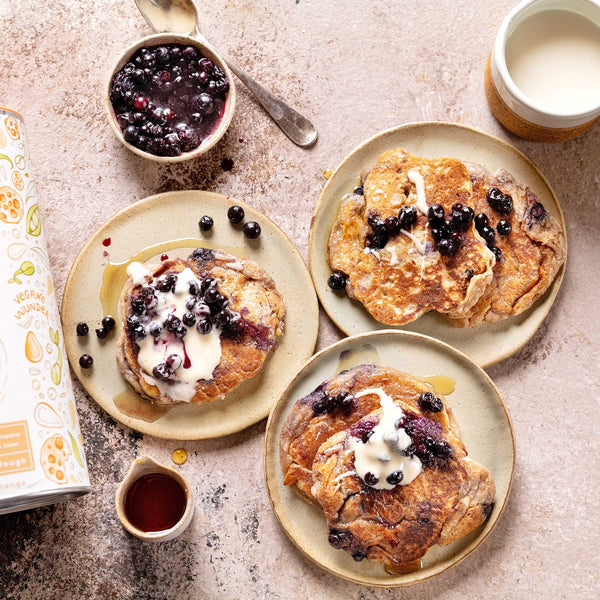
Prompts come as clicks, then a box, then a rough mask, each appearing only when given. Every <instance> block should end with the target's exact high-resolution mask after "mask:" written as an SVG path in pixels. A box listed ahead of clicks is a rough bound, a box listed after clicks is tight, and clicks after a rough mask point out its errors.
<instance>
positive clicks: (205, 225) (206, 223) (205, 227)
mask: <svg viewBox="0 0 600 600" xmlns="http://www.w3.org/2000/svg"><path fill="white" fill-rule="evenodd" d="M214 224H215V222H214V221H213V219H212V217H209V216H208V215H204V216H203V217H202V218H201V219H200V223H199V225H200V229H201V230H202V231H210V230H211V229H212V228H213V225H214Z"/></svg>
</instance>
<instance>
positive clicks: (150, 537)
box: [115, 456, 194, 542]
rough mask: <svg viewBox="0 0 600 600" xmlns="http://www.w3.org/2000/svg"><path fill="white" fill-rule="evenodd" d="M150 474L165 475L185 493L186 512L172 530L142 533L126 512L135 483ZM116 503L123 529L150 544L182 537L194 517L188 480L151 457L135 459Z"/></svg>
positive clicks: (118, 491) (118, 490)
mask: <svg viewBox="0 0 600 600" xmlns="http://www.w3.org/2000/svg"><path fill="white" fill-rule="evenodd" d="M148 473H164V474H165V475H168V476H169V477H172V478H173V479H175V481H177V482H178V483H179V484H180V485H181V487H182V488H183V491H184V492H185V497H186V506H185V511H184V513H183V515H182V517H181V519H179V521H178V522H177V523H176V524H175V525H174V526H173V527H171V528H170V529H165V530H164V531H149V532H148V531H142V530H141V529H138V528H137V527H136V526H135V525H133V524H132V523H131V521H130V520H129V519H128V518H127V514H126V512H125V499H126V497H127V491H128V490H129V488H130V487H131V486H132V485H133V483H134V482H135V481H137V480H138V479H139V478H140V477H142V476H143V475H147V474H148ZM115 502H116V509H117V516H118V517H119V521H121V524H122V525H123V527H124V528H125V529H126V530H127V531H128V532H129V533H131V535H135V536H136V537H138V538H140V539H142V540H146V541H148V542H166V541H167V540H172V539H174V538H176V537H178V536H180V535H181V534H182V533H183V532H184V531H185V530H186V529H187V527H188V525H189V524H190V523H191V521H192V517H193V516H194V499H193V496H192V491H191V490H190V486H189V485H188V483H187V481H186V479H185V478H184V477H183V475H181V473H180V472H179V471H177V470H176V469H173V468H171V467H167V466H165V465H161V464H160V463H158V462H156V461H155V460H154V459H153V458H151V457H150V456H141V457H140V458H136V459H135V461H134V462H133V464H132V465H131V468H130V469H129V471H128V472H127V475H125V478H124V479H123V481H122V482H121V484H120V485H119V487H118V488H117V493H116V496H115Z"/></svg>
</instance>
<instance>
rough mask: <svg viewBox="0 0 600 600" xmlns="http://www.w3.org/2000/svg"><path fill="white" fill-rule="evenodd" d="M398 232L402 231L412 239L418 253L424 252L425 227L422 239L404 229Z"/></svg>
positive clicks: (425, 243) (425, 240) (425, 241)
mask: <svg viewBox="0 0 600 600" xmlns="http://www.w3.org/2000/svg"><path fill="white" fill-rule="evenodd" d="M400 233H403V234H404V235H405V236H406V237H408V238H410V239H411V240H412V241H413V244H414V245H415V248H416V249H417V251H418V252H419V254H425V246H426V245H427V229H425V238H424V239H423V241H421V240H420V239H419V238H418V237H417V236H416V235H415V234H414V233H410V232H409V231H406V229H401V230H400Z"/></svg>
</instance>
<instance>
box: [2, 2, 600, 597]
mask: <svg viewBox="0 0 600 600" xmlns="http://www.w3.org/2000/svg"><path fill="white" fill-rule="evenodd" d="M515 3H516V2H515V1H514V0H493V1H492V0H481V1H479V2H472V1H471V0H437V1H433V0H431V1H427V2H425V1H424V0H402V1H400V0H396V1H394V0H377V1H375V0H372V1H370V2H363V1H358V0H328V1H327V2H324V1H322V0H255V1H252V2H250V1H248V0H230V1H228V2H222V1H219V2H218V1H216V0H203V1H202V2H200V4H201V10H202V23H203V30H204V32H205V33H206V35H207V37H209V39H211V40H212V41H213V42H214V44H215V45H216V46H217V47H218V48H222V49H223V50H224V51H226V52H227V53H229V54H230V55H231V56H232V57H233V58H235V59H236V61H237V62H238V63H239V64H240V65H241V66H243V67H245V68H247V69H248V71H250V72H251V73H252V74H253V75H254V76H255V77H256V78H257V79H258V80H260V81H262V82H264V83H265V84H266V85H267V86H269V87H271V88H272V89H273V90H274V91H275V92H276V93H278V94H281V95H282V96H283V97H284V98H288V99H290V100H293V102H294V103H295V106H296V107H297V108H298V109H300V110H301V111H302V112H304V113H305V114H307V115H308V116H310V117H311V118H312V119H313V121H314V123H315V124H316V126H317V127H318V129H319V133H320V138H319V142H318V144H317V145H316V146H315V147H314V148H313V149H311V150H309V151H307V150H301V149H299V148H296V147H295V146H293V145H292V144H291V143H290V142H289V141H288V140H287V139H286V138H285V137H284V136H283V134H281V133H280V132H279V130H278V129H277V127H276V126H275V125H274V124H273V123H272V122H271V121H270V120H269V119H268V118H267V117H266V116H265V114H264V113H263V112H262V111H261V109H260V108H259V107H258V106H257V105H256V104H255V103H254V102H253V101H252V99H251V98H250V97H249V96H248V94H247V93H246V92H245V91H244V89H243V88H242V87H241V86H240V87H239V95H240V99H239V108H238V111H237V114H236V115H235V117H234V119H233V123H232V126H231V128H230V129H229V132H228V134H227V136H226V137H225V139H224V140H223V141H222V142H221V143H220V144H219V145H218V146H217V147H216V148H215V149H214V150H213V152H212V153H211V154H210V156H208V157H206V158H203V159H199V160H196V161H195V162H192V163H187V164H183V165H179V166H172V167H170V166H158V165H156V164H154V163H151V162H147V161H145V160H144V159H141V158H138V157H136V156H135V155H133V154H132V153H130V152H128V151H127V150H126V149H124V148H123V147H122V146H121V145H120V144H119V143H118V142H117V140H116V139H115V138H114V136H113V134H112V133H111V131H110V130H109V127H108V125H107V122H106V118H105V116H104V113H103V106H102V93H103V90H104V86H105V79H106V77H107V75H108V70H109V68H110V67H111V65H112V63H113V62H114V61H115V60H116V58H117V56H118V55H119V54H120V52H121V51H122V50H123V49H124V47H125V46H126V45H128V44H130V43H131V42H133V41H134V40H135V39H136V38H138V37H140V36H142V35H146V34H148V33H150V30H149V28H148V26H147V25H146V23H145V21H144V20H143V19H142V18H141V17H140V15H139V14H138V13H137V11H136V8H135V5H134V3H133V1H132V0H130V1H123V0H89V1H85V2H82V1H80V0H54V1H53V2H45V1H43V0H28V1H24V0H0V31H1V33H2V38H1V39H2V43H1V46H0V105H5V106H9V107H14V108H15V109H17V110H19V111H21V112H22V113H23V114H24V116H25V119H26V122H27V132H28V141H29V146H30V148H31V154H32V160H33V164H34V167H35V171H36V179H37V183H38V192H39V198H40V203H41V205H42V207H43V216H44V219H45V227H46V235H47V238H48V244H49V252H50V258H51V262H52V264H53V268H54V273H55V278H56V284H57V289H58V292H59V294H62V287H63V285H64V281H65V278H66V276H67V273H68V270H69V268H70V266H71V263H72V261H73V259H74V258H75V256H76V254H77V252H78V251H79V249H80V247H81V246H82V244H83V243H84V241H85V240H86V239H87V238H88V237H89V236H90V235H91V234H92V232H93V231H94V230H95V229H96V228H97V227H98V226H99V225H101V224H102V223H103V222H104V221H105V220H106V219H107V218H108V217H110V216H111V215H112V214H113V213H115V212H116V211H117V210H118V209H121V208H123V207H125V206H127V205H129V204H131V203H132V202H134V201H136V200H138V199H140V198H143V197H145V196H148V195H150V194H153V193H156V192H160V191H165V190H174V189H195V188H204V189H208V190H213V191H217V192H222V193H224V194H229V195H232V196H237V197H239V198H241V199H243V200H246V201H248V202H250V203H251V204H253V205H254V206H255V207H257V208H258V209H260V210H263V211H265V212H267V213H268V214H269V215H270V216H271V217H272V218H273V219H274V220H275V221H276V222H277V223H278V224H279V225H280V226H281V227H282V228H283V229H284V230H285V231H286V232H287V233H288V235H289V236H290V238H291V239H292V240H293V241H294V242H295V243H296V244H297V245H298V246H299V248H300V249H301V251H302V252H303V254H304V256H305V257H306V244H307V236H308V228H309V223H310V215H311V211H312V207H313V205H314V202H315V200H316V198H317V196H318V193H319V191H320V189H321V187H322V185H323V184H324V179H323V171H324V170H325V169H327V168H330V167H334V166H335V165H336V164H337V163H338V162H339V161H340V160H341V159H342V158H343V157H344V156H345V155H346V154H347V153H348V152H349V151H350V150H351V149H352V148H354V147H355V146H356V145H357V144H358V143H359V142H361V141H362V140H364V139H366V138H367V137H369V136H371V135H372V134H374V133H376V132H378V131H380V130H382V129H385V128H388V127H392V126H395V125H398V124H401V123H404V122H409V121H419V120H446V121H453V122H460V123H465V124H469V125H472V126H474V127H477V128H480V129H482V130H484V131H487V132H490V133H492V134H496V135H498V136H500V137H502V138H504V139H507V140H508V141H510V142H511V143H513V144H514V145H515V146H517V147H518V148H519V149H521V150H522V151H524V152H525V153H526V154H527V155H528V156H530V157H531V158H532V159H533V160H534V162H536V163H537V165H538V166H539V167H540V168H541V170H542V171H543V172H544V173H545V174H546V176H547V177H548V178H549V180H550V182H551V184H552V185H553V186H554V189H555V190H556V192H557V194H558V196H559V198H560V200H561V203H562V206H563V209H564V211H565V213H566V218H567V223H568V228H569V235H570V238H569V242H570V256H569V265H568V269H567V273H566V277H565V280H564V283H563V288H562V290H561V292H560V294H559V297H558V300H557V302H556V304H555V306H554V308H553V310H552V312H551V313H550V316H549V317H548V318H547V320H546V321H545V323H544V324H543V326H542V327H541V329H540V330H539V332H538V333H537V334H536V336H535V337H534V339H533V340H532V341H531V342H530V343H529V344H528V345H527V346H526V347H525V348H524V349H523V350H522V351H520V352H519V353H518V354H517V355H515V356H514V357H513V358H511V359H509V360H507V361H505V362H504V363H502V364H501V365H498V366H495V367H493V368H491V369H490V370H489V372H490V375H491V376H492V377H493V378H494V380H495V381H496V382H497V384H498V386H499V387H500V389H501V391H502V392H503V393H504V395H505V398H506V401H507V403H508V405H509V408H510V409H511V412H512V417H513V421H514V426H515V429H516V435H517V442H518V458H517V469H516V474H515V480H514V486H513V490H512V495H511V498H510V501H509V503H508V507H507V509H506V512H505V513H504V515H503V517H502V519H501V521H500V523H499V525H498V527H497V528H496V530H495V531H494V532H493V533H492V534H491V536H490V537H489V538H488V540H487V541H486V543H485V544H484V545H483V546H482V547H481V548H480V549H479V550H478V551H477V552H476V553H475V554H474V555H472V556H470V557H469V558H468V559H467V560H465V561H464V562H462V563H461V564H460V565H458V566H457V567H455V568H453V569H451V570H449V571H447V572H446V573H445V574H443V575H441V576H439V577H438V578H436V579H434V580H432V581H430V582H428V583H425V584H422V585H420V586H417V587H413V588H410V589H404V590H377V589H368V588H363V587H359V586H356V585H353V584H350V583H347V582H345V581H343V580H340V579H337V578H335V577H333V576H331V575H328V574H327V573H325V572H324V571H322V570H321V569H319V568H318V567H316V566H314V565H313V564H312V563H310V562H309V561H308V560H305V559H304V558H303V557H302V556H301V555H300V553H299V552H297V551H296V550H295V548H294V547H293V546H292V544H291V543H290V542H289V541H288V540H287V538H286V537H285V535H284V534H283V532H282V530H281V529H280V527H279V525H278V523H277V521H276V519H275V517H274V516H273V514H272V512H271V509H270V505H269V502H268V499H267V496H266V493H265V490H264V484H263V478H262V461H261V457H262V446H263V432H264V422H263V423H259V424H258V425H256V426H254V427H252V428H250V429H249V430H247V431H245V432H243V433H240V434H238V435H234V436H231V437H228V438H226V439H221V440H213V441H205V442H198V443H186V444H185V447H186V448H187V450H188V451H189V453H190V460H189V461H188V463H187V464H186V465H185V466H184V467H183V469H182V470H183V472H184V473H185V474H186V475H188V476H189V479H190V480H191V481H193V483H194V486H195V491H196V495H197V498H198V502H197V513H196V517H195V519H194V522H193V524H192V526H191V527H190V529H189V530H188V531H187V532H186V533H185V534H184V535H183V536H182V537H181V538H179V539H178V540H175V541H172V542H169V543H165V544H162V545H155V546H150V545H145V544H142V543H140V542H139V541H138V540H137V539H135V538H133V537H131V536H129V535H127V534H126V533H125V532H124V531H123V530H122V529H121V527H120V525H119V523H118V521H117V518H116V515H115V513H114V510H113V502H114V500H113V498H114V491H115V488H116V485H117V482H118V481H119V480H120V479H121V478H122V477H123V475H124V473H125V471H126V469H127V467H128V465H129V464H130V462H131V460H132V459H133V458H134V456H135V455H137V454H140V453H150V454H152V455H153V456H155V457H156V458H158V459H161V460H163V461H167V462H168V460H169V455H170V452H171V451H172V450H173V449H174V448H175V447H177V446H178V445H180V444H178V443H176V442H167V441H161V440H156V439H152V438H148V437H144V436H141V435H139V434H137V433H136V432H134V431H130V430H129V429H126V428H124V427H122V426H121V425H119V424H117V423H115V422H114V421H113V420H112V419H110V418H109V417H107V415H106V414H105V413H104V412H103V411H102V410H101V409H100V408H98V407H97V406H96V404H95V403H94V402H93V401H92V400H91V399H90V398H88V397H87V396H86V395H85V394H84V393H83V391H82V389H81V387H80V386H79V385H78V384H77V385H76V394H77V401H78V408H79V412H80V417H81V424H82V429H83V435H84V439H85V440H86V452H87V456H88V462H89V467H90V472H91V478H92V484H93V493H92V494H89V495H88V496H86V497H84V498H81V499H79V500H76V501H72V502H69V503H67V504H63V505H58V506H53V507H47V508H42V509H38V510H32V511H28V512H23V513H18V514H14V515H9V516H4V517H0V598H23V599H30V598H31V599H36V600H42V599H45V598H52V599H58V598H69V599H71V598H92V597H93V598H107V599H111V598H119V599H124V598H127V599H129V598H136V599H140V598H149V599H150V598H157V599H158V598H169V599H175V598H176V599H179V598H192V597H193V598H226V599H233V598H243V599H251V598H269V599H275V598H281V599H288V598H344V599H345V600H346V599H347V600H350V599H355V600H359V599H364V600H367V599H368V600H375V599H381V600H383V599H384V598H403V599H416V598H419V599H429V598H439V597H443V598H451V599H459V598H460V599H464V598H486V599H487V598H542V597H543V598H569V599H572V598H578V599H582V598H597V597H598V596H599V595H600V589H599V588H600V575H599V571H600V567H599V564H600V563H599V555H600V539H599V529H598V526H597V521H598V517H599V516H600V513H599V511H598V504H597V497H598V461H597V452H598V448H599V445H600V444H599V443H600V437H599V434H598V430H599V429H600V422H599V419H598V408H599V405H598V391H599V384H598V368H599V366H600V365H599V361H598V348H599V345H600V334H599V333H598V328H597V323H598V318H599V317H600V314H599V310H598V293H599V291H600V288H599V283H598V275H597V274H598V263H599V261H600V243H599V242H598V233H597V232H598V228H599V227H600V215H599V208H600V196H599V191H600V174H599V173H600V169H599V158H598V157H599V156H600V127H598V126H597V127H596V128H595V129H594V130H592V131H591V132H590V133H588V134H587V135H585V136H583V137H582V138H580V139H578V140H574V141H570V142H566V143H562V144H557V145H542V144H536V143H530V142H525V141H522V140H520V139H518V138H515V137H514V136H512V135H510V134H508V133H507V132H506V131H505V130H503V129H502V127H500V126H499V124H498V123H497V122H496V121H495V120H494V118H493V117H492V115H491V113H490V111H489V109H488V107H487V104H486V101H485V96H484V92H483V69H484V64H485V60H486V58H487V54H488V51H489V49H490V47H491V44H492V40H493V38H494V35H495V32H496V29H497V27H498V25H499V23H500V21H501V19H502V17H503V16H504V15H505V14H506V13H507V12H508V10H509V9H510V8H511V7H512V6H513V5H514V4H515ZM239 138H243V139H244V140H245V141H244V142H243V143H240V142H239V141H238V140H239ZM226 156H227V157H231V158H233V159H234V161H235V167H234V168H233V170H232V171H230V172H228V173H224V172H223V171H222V170H221V168H220V163H221V159H222V158H223V157H226ZM339 337H340V334H339V332H338V331H336V330H335V328H334V327H333V326H332V325H331V323H330V322H329V321H328V319H327V317H325V316H324V315H323V316H322V319H321V335H320V338H319V347H324V346H326V345H328V344H329V343H331V342H333V341H335V340H337V339H339Z"/></svg>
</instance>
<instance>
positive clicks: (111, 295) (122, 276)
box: [100, 238, 247, 315]
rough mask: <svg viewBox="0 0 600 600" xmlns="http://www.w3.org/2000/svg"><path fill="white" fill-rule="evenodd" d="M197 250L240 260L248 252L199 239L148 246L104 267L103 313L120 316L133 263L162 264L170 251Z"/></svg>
mask: <svg viewBox="0 0 600 600" xmlns="http://www.w3.org/2000/svg"><path fill="white" fill-rule="evenodd" d="M196 248H211V249H214V250H224V251H225V252H230V253H231V254H233V255H235V256H237V257H238V258H245V257H246V256H247V250H246V249H245V248H242V247H233V246H231V247H230V246H223V245H221V244H215V243H213V242H209V241H207V240H201V239H199V238H183V239H179V240H169V241H166V242H162V243H160V244H155V245H154V246H148V247H147V248H144V249H142V250H140V251H139V252H138V253H137V254H135V255H134V256H131V257H130V258H128V259H127V260H125V261H123V262H119V263H112V262H109V263H108V264H107V265H106V267H104V274H103V276H102V287H101V288H100V302H101V303H102V310H103V313H104V314H105V315H116V314H118V307H119V297H120V295H121V290H122V289H123V286H124V285H125V282H126V281H127V267H128V266H129V265H130V264H131V263H132V262H141V263H145V262H146V261H148V260H150V259H153V258H155V257H156V263H157V264H158V263H159V262H160V256H161V254H165V253H166V252H168V251H169V250H174V249H180V250H182V249H188V250H189V252H188V254H190V253H191V252H192V250H195V249H196Z"/></svg>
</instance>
